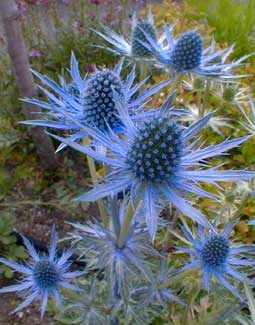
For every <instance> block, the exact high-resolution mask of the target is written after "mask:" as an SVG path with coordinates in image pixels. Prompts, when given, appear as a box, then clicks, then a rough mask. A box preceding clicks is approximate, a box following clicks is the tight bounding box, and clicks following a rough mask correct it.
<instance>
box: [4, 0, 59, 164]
mask: <svg viewBox="0 0 255 325" xmlns="http://www.w3.org/2000/svg"><path fill="white" fill-rule="evenodd" d="M0 16H1V18H2V22H3V27H4V32H5V37H6V41H7V47H8V53H9V55H10V58H11V63H12V66H13V71H14V73H15V78H16V82H17V86H18V89H19V91H20V95H21V97H29V98H31V97H33V98H36V97H37V91H36V86H35V84H34V81H33V76H32V73H31V71H30V70H29V62H28V56H27V51H26V48H25V43H24V39H23V35H22V31H21V27H20V22H19V12H18V8H17V5H16V3H15V0H0ZM22 107H23V109H22V111H23V113H24V115H25V117H26V119H27V120H30V119H34V114H32V112H41V109H40V108H39V107H37V106H35V105H31V104H27V103H24V104H23V106H22ZM30 134H31V136H32V138H33V141H34V144H35V147H36V151H37V154H38V156H39V158H40V163H41V165H42V166H43V167H45V168H56V167H57V166H58V161H57V157H56V154H55V151H54V147H53V145H52V142H51V139H50V138H49V136H47V134H45V132H44V129H43V128H41V127H31V129H30Z"/></svg>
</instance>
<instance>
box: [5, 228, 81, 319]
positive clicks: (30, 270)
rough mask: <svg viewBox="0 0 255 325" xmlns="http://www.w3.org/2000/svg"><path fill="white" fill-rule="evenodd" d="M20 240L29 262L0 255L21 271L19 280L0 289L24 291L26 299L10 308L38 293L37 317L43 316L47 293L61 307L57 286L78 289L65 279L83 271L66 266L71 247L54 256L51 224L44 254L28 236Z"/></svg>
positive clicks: (54, 237) (7, 263)
mask: <svg viewBox="0 0 255 325" xmlns="http://www.w3.org/2000/svg"><path fill="white" fill-rule="evenodd" d="M23 240H24V243H25V245H26V248H27V250H28V252H29V254H30V255H31V257H32V258H33V262H31V263H29V264H27V265H23V264H19V263H15V262H13V261H11V260H7V259H5V258H0V262H2V263H4V264H5V265H7V266H9V267H11V268H12V269H14V270H15V271H17V272H19V273H22V274H24V278H23V279H22V281H20V283H19V284H16V285H11V286H8V287H4V288H1V289H0V293H6V292H15V291H17V292H21V291H25V292H26V299H25V300H24V301H23V302H22V303H21V304H20V305H19V306H18V307H17V308H16V309H15V311H14V312H17V311H19V310H21V309H23V308H25V307H27V306H28V305H29V304H30V303H31V302H32V301H33V300H36V299H37V298H38V297H41V301H42V306H41V318H43V315H44V312H45V309H46V306H47V303H48V298H49V296H50V295H53V297H54V298H55V301H56V303H57V306H58V307H59V308H61V307H62V303H61V298H60V288H61V287H63V288H67V289H71V290H76V291H78V290H80V289H79V288H78V287H76V286H74V285H72V284H71V283H69V282H68V279H72V278H75V277H77V276H79V275H81V274H84V272H80V271H70V270H69V268H70V261H69V259H70V257H71V255H72V254H73V251H72V250H67V251H65V252H64V253H63V254H62V256H60V257H58V256H57V250H56V245H57V234H56V230H55V227H53V230H52V237H51V245H50V248H49V253H48V254H47V255H44V256H40V255H39V254H38V252H37V251H36V250H35V248H34V246H33V245H32V244H31V243H30V242H29V240H28V239H26V238H25V237H23Z"/></svg>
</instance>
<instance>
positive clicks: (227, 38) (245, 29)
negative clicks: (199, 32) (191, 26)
mask: <svg viewBox="0 0 255 325" xmlns="http://www.w3.org/2000/svg"><path fill="white" fill-rule="evenodd" d="M187 5H188V6H187V10H186V15H187V16H188V17H189V19H191V18H194V19H203V20H206V21H207V22H208V24H209V25H210V26H211V27H213V28H214V30H213V35H214V37H215V39H216V41H217V42H220V43H227V44H233V43H235V44H236V45H235V50H234V51H235V57H240V56H243V55H247V54H250V53H252V52H254V50H255V33H254V25H255V1H254V0H246V1H242V0H224V1H222V0H207V1H204V0H187ZM251 60H253V58H251Z"/></svg>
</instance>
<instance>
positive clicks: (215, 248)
mask: <svg viewBox="0 0 255 325" xmlns="http://www.w3.org/2000/svg"><path fill="white" fill-rule="evenodd" d="M228 254H229V242H228V239H227V238H225V237H223V236H220V235H215V236H213V237H211V238H210V239H209V240H208V241H207V242H206V243H205V245H204V246H203V248H202V252H201V259H202V263H203V264H204V266H205V267H210V268H218V267H223V266H224V265H225V263H226V260H227V257H228Z"/></svg>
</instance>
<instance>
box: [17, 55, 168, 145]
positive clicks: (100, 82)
mask: <svg viewBox="0 0 255 325" xmlns="http://www.w3.org/2000/svg"><path fill="white" fill-rule="evenodd" d="M122 65H123V60H120V62H119V63H118V64H117V65H116V66H115V67H114V68H113V69H112V70H110V69H105V70H96V72H94V73H92V74H91V75H89V76H88V75H86V76H85V77H84V78H82V77H81V76H80V72H79V69H78V62H77V61H76V59H75V56H74V54H72V58H71V69H70V74H71V78H72V82H71V83H69V84H66V82H65V80H64V79H63V78H61V85H58V84H57V83H56V82H55V81H53V80H51V79H49V78H48V77H47V76H44V75H41V74H40V73H38V72H34V74H35V75H36V76H37V77H38V78H39V79H40V80H41V81H42V83H43V84H44V85H45V86H47V89H46V88H43V87H42V86H38V87H39V89H41V90H42V91H43V92H44V93H45V95H46V96H47V97H48V102H44V101H41V100H38V99H30V98H29V99H24V100H23V101H25V102H28V103H31V104H34V105H37V106H40V107H42V108H44V109H46V110H47V113H46V114H45V118H46V119H41V120H30V121H25V122H23V123H24V124H28V125H39V126H45V127H51V128H55V129H63V130H68V132H70V133H71V135H70V139H71V140H74V141H77V140H79V139H81V138H83V137H84V136H85V135H86V132H85V131H84V129H83V126H84V124H88V125H90V126H93V127H96V128H98V129H100V130H101V131H103V132H105V133H108V131H109V127H110V128H112V129H113V130H114V131H116V132H122V131H123V123H122V122H121V120H120V119H119V118H118V111H117V109H116V105H115V102H114V99H113V92H115V93H116V94H117V95H118V96H119V97H120V98H121V99H122V100H123V101H124V102H125V103H126V109H127V112H128V113H129V114H130V116H131V118H132V119H133V118H134V119H135V120H139V119H140V120H144V119H146V116H150V115H151V112H148V111H145V110H144V108H143V104H144V101H146V100H147V99H148V98H149V97H150V96H152V95H154V94H155V93H156V92H158V91H159V90H160V89H161V88H163V87H164V86H166V85H167V84H168V83H169V82H170V80H166V81H163V82H161V83H159V84H157V85H155V86H153V87H151V88H149V89H145V90H144V91H141V87H142V86H144V84H145V82H146V80H147V79H145V80H143V81H141V82H140V83H139V84H137V85H134V80H135V77H136V74H135V67H133V69H132V71H131V72H130V73H129V74H128V76H127V78H126V79H124V80H123V79H121V76H120V74H121V70H122ZM49 89H50V90H51V92H50V91H49ZM138 93H139V95H138ZM49 116H51V119H49ZM74 132H75V133H74ZM63 147H64V146H63V145H61V146H60V147H59V149H58V150H60V149H61V148H63Z"/></svg>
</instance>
